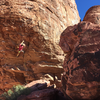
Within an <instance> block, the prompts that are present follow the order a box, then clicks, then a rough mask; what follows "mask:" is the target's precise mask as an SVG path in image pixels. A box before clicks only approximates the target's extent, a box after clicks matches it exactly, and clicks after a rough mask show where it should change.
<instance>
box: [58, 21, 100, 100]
mask: <svg viewBox="0 0 100 100" xmlns="http://www.w3.org/2000/svg"><path fill="white" fill-rule="evenodd" d="M59 44H60V46H61V48H62V49H63V51H64V52H65V53H67V55H66V57H65V60H64V65H63V68H64V71H65V72H64V74H63V76H62V85H63V90H64V91H65V92H66V94H67V95H68V96H70V97H71V98H72V99H73V100H83V99H84V100H95V99H96V98H97V97H99V98H100V25H97V24H93V23H91V22H85V21H83V22H80V23H79V24H77V25H74V26H70V27H68V28H67V29H65V31H64V32H63V33H62V34H61V39H60V43H59Z"/></svg>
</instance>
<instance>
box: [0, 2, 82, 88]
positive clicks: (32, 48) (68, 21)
mask: <svg viewBox="0 0 100 100" xmlns="http://www.w3.org/2000/svg"><path fill="white" fill-rule="evenodd" d="M79 21H80V18H79V15H78V11H77V7H76V4H75V0H71V1H70V0H0V65H1V68H3V69H2V70H5V72H8V69H9V73H13V74H12V76H13V77H12V78H13V79H14V80H13V81H10V82H12V84H13V83H14V81H15V82H20V81H21V79H19V80H17V78H16V77H17V75H18V74H19V73H21V76H22V77H23V78H24V82H30V81H32V80H35V79H38V78H40V77H43V76H44V75H46V77H48V78H49V79H50V80H51V78H52V77H53V79H52V80H53V81H54V80H56V79H57V80H60V74H61V73H62V72H63V68H62V63H63V58H64V55H63V51H62V50H61V48H60V47H59V45H58V43H59V38H60V34H61V33H62V31H63V30H64V29H65V28H66V27H67V26H70V25H74V24H77V23H78V22H79ZM22 40H24V41H25V44H26V47H25V48H24V51H25V52H24V53H20V55H19V57H16V55H17V52H18V49H17V46H18V45H19V44H20V42H22ZM2 70H1V73H2ZM22 71H23V72H22ZM15 73H16V74H15ZM2 76H3V74H1V77H2ZM21 76H20V77H21ZM9 78H11V75H10V74H7V76H5V79H6V80H5V83H7V84H10V82H9ZM1 81H2V82H3V80H1ZM5 83H4V84H3V85H5V86H6V85H7V84H5ZM21 83H22V84H23V82H21ZM0 84H1V83H0Z"/></svg>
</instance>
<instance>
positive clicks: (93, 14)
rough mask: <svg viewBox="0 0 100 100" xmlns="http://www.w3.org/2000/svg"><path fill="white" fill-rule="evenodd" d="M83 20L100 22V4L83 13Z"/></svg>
mask: <svg viewBox="0 0 100 100" xmlns="http://www.w3.org/2000/svg"><path fill="white" fill-rule="evenodd" d="M83 21H88V22H92V23H94V24H100V5H98V6H93V7H91V8H90V9H89V10H88V11H87V12H86V14H85V17H84V19H83Z"/></svg>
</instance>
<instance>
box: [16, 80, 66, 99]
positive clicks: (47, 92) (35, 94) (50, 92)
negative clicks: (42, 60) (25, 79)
mask: <svg viewBox="0 0 100 100" xmlns="http://www.w3.org/2000/svg"><path fill="white" fill-rule="evenodd" d="M37 82H39V80H38V81H37ZM35 83H36V82H35ZM32 84H34V82H32ZM32 84H31V85H32ZM26 87H27V86H26ZM28 87H30V88H31V89H32V92H31V94H29V95H21V96H20V97H18V98H17V100H66V99H65V97H64V94H63V93H62V92H61V91H60V90H58V89H54V87H53V86H47V83H44V84H43V83H42V84H41V83H37V84H34V85H32V86H30V85H28Z"/></svg>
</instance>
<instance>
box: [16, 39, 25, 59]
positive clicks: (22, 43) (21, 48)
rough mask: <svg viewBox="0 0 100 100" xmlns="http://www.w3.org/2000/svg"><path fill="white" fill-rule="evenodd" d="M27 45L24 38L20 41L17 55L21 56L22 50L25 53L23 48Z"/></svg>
mask: <svg viewBox="0 0 100 100" xmlns="http://www.w3.org/2000/svg"><path fill="white" fill-rule="evenodd" d="M25 46H26V45H25V43H24V40H23V41H22V42H21V43H20V45H19V47H17V48H19V49H18V54H17V57H18V56H19V54H20V52H23V53H24V51H23V48H24V47H25Z"/></svg>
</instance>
